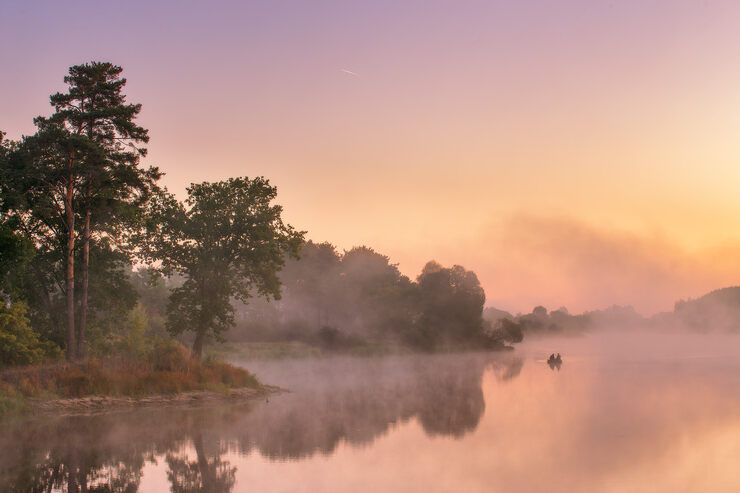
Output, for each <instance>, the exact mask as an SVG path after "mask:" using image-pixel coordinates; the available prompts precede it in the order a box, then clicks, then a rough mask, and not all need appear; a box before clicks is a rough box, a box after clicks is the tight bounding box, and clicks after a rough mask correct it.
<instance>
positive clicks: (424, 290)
mask: <svg viewBox="0 0 740 493" xmlns="http://www.w3.org/2000/svg"><path fill="white" fill-rule="evenodd" d="M64 82H65V84H66V86H67V87H66V92H58V93H55V94H53V95H51V96H50V104H51V106H52V109H53V112H52V114H51V115H50V116H39V117H36V118H35V119H34V120H33V121H34V124H35V126H36V131H35V133H34V134H33V135H29V136H23V137H22V138H20V139H19V140H8V139H5V138H4V135H5V134H0V214H1V215H0V293H1V294H2V296H3V298H4V303H3V306H2V307H0V365H12V364H27V363H33V362H37V361H40V360H43V359H45V358H48V359H54V358H59V357H61V355H62V354H63V355H65V356H66V359H67V360H68V361H76V360H81V359H83V358H85V357H86V356H88V355H89V353H90V352H92V355H93V356H95V355H112V354H124V355H125V354H128V355H133V356H136V355H139V356H140V355H142V354H145V353H147V351H149V350H150V348H152V347H154V346H155V344H154V342H156V341H158V340H162V339H171V338H177V339H179V340H180V341H182V342H186V343H188V344H191V345H192V352H193V354H194V356H196V357H198V358H200V357H201V355H202V353H203V348H204V346H205V345H206V343H207V342H208V341H212V340H219V339H221V338H222V335H223V334H224V333H226V332H227V331H228V330H229V329H230V328H231V327H232V326H234V324H235V321H236V320H235V310H234V304H235V303H239V304H240V307H243V306H244V304H245V303H247V302H250V303H253V302H254V300H256V299H262V300H273V301H274V300H277V299H280V298H281V294H282V293H285V294H286V295H287V296H286V299H285V300H284V301H283V302H281V304H280V305H279V307H278V309H279V310H284V314H285V316H284V317H276V318H273V319H272V321H274V322H275V323H276V326H275V330H277V331H280V330H283V329H284V328H285V327H292V328H294V329H298V328H300V327H299V324H298V322H296V321H297V320H303V321H305V322H306V323H305V324H303V329H304V330H307V331H312V330H317V331H318V334H319V337H320V338H321V340H322V341H324V342H327V343H329V344H330V345H332V344H333V345H340V346H341V345H342V344H344V343H346V342H347V341H349V340H350V339H351V338H352V337H358V336H359V335H360V334H361V331H364V332H362V335H363V336H370V335H371V336H372V337H373V338H381V339H383V340H394V341H398V342H404V343H407V344H408V345H411V346H414V347H417V348H423V349H435V348H437V347H439V346H440V345H441V344H462V345H465V346H477V347H498V346H501V345H502V344H503V340H505V339H507V340H517V339H518V338H520V337H519V335H518V334H517V333H516V330H503V329H502V330H494V329H493V328H492V327H490V326H487V325H486V324H485V323H484V321H483V318H482V310H483V304H484V302H485V295H484V293H483V289H482V288H481V286H480V284H479V283H478V280H477V278H476V276H475V274H473V273H472V272H469V271H466V270H465V269H463V268H462V267H459V266H455V267H452V268H443V267H442V266H440V265H438V264H435V263H430V264H428V265H427V266H426V267H425V269H424V271H423V272H422V273H421V275H420V276H419V278H418V279H417V281H416V282H412V281H410V280H409V279H407V278H406V277H404V276H402V275H400V273H399V272H398V269H397V268H396V267H395V266H394V265H392V264H390V263H389V261H388V259H387V258H386V257H383V256H382V255H378V254H376V253H375V252H373V251H372V250H370V249H367V248H359V249H354V250H351V251H350V252H346V253H344V254H343V255H341V256H340V255H338V254H337V253H336V252H335V251H334V249H333V248H332V247H331V246H329V245H326V244H321V245H315V244H313V243H307V244H306V243H304V232H301V231H297V230H296V229H295V228H293V227H292V226H290V225H289V224H286V223H285V222H284V221H283V219H282V208H281V207H280V206H279V205H277V204H275V199H276V195H277V190H276V188H275V187H273V186H271V185H270V183H269V181H268V180H267V179H265V178H262V177H257V178H253V179H249V178H242V177H240V178H230V179H227V180H224V181H220V182H214V183H208V182H206V183H199V184H192V185H191V186H190V187H188V188H187V197H186V199H185V200H184V202H182V201H179V200H178V199H177V198H175V197H174V196H173V195H172V194H170V193H169V192H168V191H167V190H166V189H165V188H163V187H161V186H160V185H159V180H160V178H161V177H162V173H161V172H160V171H159V170H158V168H156V167H152V166H149V167H146V166H143V165H142V159H143V158H144V157H145V156H146V154H147V149H146V145H147V143H148V142H149V133H148V130H147V129H145V128H143V127H141V126H140V125H138V124H137V123H136V120H137V117H138V116H139V113H140V112H141V105H140V104H132V103H129V102H127V100H126V96H125V94H124V92H123V89H124V88H125V85H126V79H125V78H123V77H122V69H121V67H119V66H116V65H113V64H111V63H107V62H92V63H86V64H83V65H76V66H73V67H70V69H69V73H68V74H67V75H66V76H65V77H64ZM299 254H300V255H301V256H302V257H301V260H298V258H299ZM286 262H287V265H286ZM133 266H136V268H134V267H133ZM142 266H147V267H146V268H144V269H142ZM283 267H285V270H284V272H283V273H282V275H281V270H282V269H283ZM282 282H284V283H285V284H286V286H285V289H281V283H282ZM247 306H249V305H247ZM259 306H261V307H262V308H263V309H262V310H261V312H260V309H257V308H255V310H253V311H254V313H253V315H254V316H255V317H262V318H260V320H263V319H265V317H266V316H265V312H267V311H268V310H267V309H264V306H263V305H259ZM247 310H249V309H247ZM258 312H259V313H258ZM244 313H245V310H243V309H242V308H240V310H239V312H238V315H239V317H240V319H242V318H243V316H244ZM309 322H310V323H309ZM255 326H256V325H255ZM499 329H501V328H500V327H499Z"/></svg>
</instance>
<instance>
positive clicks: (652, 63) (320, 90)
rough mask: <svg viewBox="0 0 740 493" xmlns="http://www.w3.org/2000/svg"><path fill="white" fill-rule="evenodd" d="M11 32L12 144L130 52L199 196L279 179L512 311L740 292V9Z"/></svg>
mask: <svg viewBox="0 0 740 493" xmlns="http://www.w3.org/2000/svg"><path fill="white" fill-rule="evenodd" d="M0 46H2V49H0V129H2V130H4V131H6V132H7V133H8V137H10V138H18V137H20V136H21V135H23V134H30V133H32V132H33V124H32V119H33V117H34V116H37V115H40V114H43V115H47V114H49V113H50V112H51V108H50V107H49V105H48V96H49V94H51V93H53V92H56V91H59V90H63V89H64V84H63V81H62V78H63V76H64V74H65V73H66V71H67V69H68V67H69V66H71V65H74V64H78V63H84V62H87V61H92V60H97V61H111V62H113V63H115V64H118V65H121V66H122V67H123V68H124V75H125V77H126V78H127V79H128V84H127V86H126V93H127V95H128V101H130V102H136V103H141V104H142V105H143V110H142V112H141V115H140V118H139V123H140V124H141V125H143V126H144V127H146V128H148V129H149V131H150V136H151V142H150V145H149V155H148V157H147V159H146V163H147V164H152V165H156V166H159V167H160V168H161V169H162V170H163V171H164V172H165V173H166V176H165V177H164V178H163V180H162V182H163V184H164V185H166V186H167V187H168V188H169V189H170V190H171V191H173V192H175V193H176V194H178V196H179V197H181V198H183V197H184V194H185V188H186V187H187V185H188V184H190V183H191V182H200V181H204V180H207V181H215V180H221V179H225V178H228V177H230V176H250V177H253V176H259V175H261V176H266V177H268V178H269V179H270V180H271V182H272V183H273V184H274V185H276V186H277V187H278V202H279V203H281V204H282V205H283V206H284V208H285V213H284V214H285V217H286V218H287V219H288V221H289V222H290V223H291V224H293V225H294V226H296V227H297V228H298V229H300V230H305V231H307V232H308V233H307V237H308V238H310V239H313V240H315V241H330V242H331V243H333V244H334V245H336V246H337V247H338V249H339V250H340V251H341V250H343V249H349V248H351V247H353V246H357V245H368V246H371V247H373V248H374V249H376V250H377V251H380V252H382V253H384V254H386V255H388V256H389V257H390V258H391V260H392V261H393V262H396V263H398V265H399V268H400V269H401V271H402V272H403V273H405V274H407V275H408V276H409V277H411V278H415V277H416V276H417V275H418V273H419V272H420V270H421V268H422V266H423V265H424V264H425V263H426V262H427V261H428V260H431V259H436V260H437V261H439V262H441V263H442V264H445V265H453V264H460V265H463V266H464V267H466V268H467V269H471V270H473V271H475V272H476V273H477V274H478V277H479V278H480V280H481V283H482V285H483V287H484V288H485V290H486V295H487V304H488V305H491V306H496V307H499V308H503V309H507V310H510V311H513V312H529V311H531V309H532V307H534V306H535V305H537V304H542V305H544V306H546V307H547V308H549V309H556V308H558V307H560V306H566V307H567V308H568V309H569V310H570V311H571V312H580V311H583V310H591V309H597V308H603V307H605V306H610V305H613V304H618V305H632V306H634V307H635V308H636V309H637V310H638V311H640V312H642V313H644V314H651V313H654V312H657V311H664V310H671V309H672V308H673V303H674V302H675V301H676V300H678V299H686V298H689V297H697V296H700V295H702V294H704V293H705V292H707V291H709V290H712V289H715V288H719V287H724V286H729V285H736V284H740V194H739V193H737V191H738V189H739V187H740V2H736V1H714V0H703V1H683V0H638V1H632V0H623V1H618V0H613V1H605V0H604V1H602V0H571V1H547V0H518V1H507V2H503V1H435V0H425V1H398V0H395V1H384V0H373V1H365V2H356V1H350V0H338V1H315V2H313V1H312V2H305V1H294V2H290V1H280V0H276V1H269V2H267V1H266V2H237V1H234V2H226V1H209V2H202V1H201V2H191V1H161V2H154V1H149V2H137V1H126V2H122V1H107V2H101V1H71V0H70V1H65V2H57V1H46V2H45V1H33V2H28V1H23V0H3V2H2V3H0Z"/></svg>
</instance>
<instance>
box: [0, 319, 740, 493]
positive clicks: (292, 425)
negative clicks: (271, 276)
mask: <svg viewBox="0 0 740 493" xmlns="http://www.w3.org/2000/svg"><path fill="white" fill-rule="evenodd" d="M738 343H740V338H738V337H730V336H720V335H687V334H684V335H676V334H673V335H668V334H654V335H651V336H645V335H643V334H640V333H635V332H629V333H616V332H615V333H608V334H600V335H597V336H587V337H581V338H569V339H542V340H535V341H531V342H527V343H526V344H524V345H521V346H519V347H518V348H517V349H516V350H515V351H510V352H506V353H488V354H485V353H467V354H443V355H419V356H387V357H379V358H369V357H365V358H352V357H332V358H323V359H299V360H265V361H252V362H249V363H246V364H245V366H246V367H248V368H249V369H250V370H251V371H253V372H255V373H256V374H257V376H258V377H259V378H260V379H261V380H262V381H264V382H266V383H271V384H276V385H280V386H282V387H284V388H286V389H289V390H290V391H289V392H286V393H283V394H280V395H273V396H271V397H270V398H269V399H265V400H260V401H257V402H248V403H242V404H234V403H229V404H223V403H222V404H218V405H208V406H204V407H190V408H183V407H169V408H163V409H138V410H120V411H115V412H106V413H102V414H96V415H75V416H40V417H34V418H32V419H26V420H22V421H11V422H8V423H4V424H2V425H0V491H3V492H16V491H17V492H31V491H60V492H73V491H100V492H102V491H112V492H135V491H140V492H166V491H173V492H196V491H197V492H209V493H221V492H246V491H260V492H345V491H349V492H355V493H357V492H376V491H377V492H380V491H382V492H406V491H424V492H456V491H460V492H479V491H481V492H482V491H486V492H488V491H502V492H503V491H505V492H535V491H549V492H656V491H661V492H662V491H665V492H694V491H712V492H723V491H728V492H729V491H733V492H734V491H740V469H738V466H737V464H738V463H739V461H740V393H739V392H738V389H740V344H738ZM552 352H560V353H561V354H562V356H563V364H562V365H561V367H560V368H559V369H558V368H557V367H553V368H550V366H548V365H547V363H546V360H547V357H548V355H549V354H550V353H552Z"/></svg>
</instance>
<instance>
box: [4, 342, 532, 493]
mask: <svg viewBox="0 0 740 493" xmlns="http://www.w3.org/2000/svg"><path fill="white" fill-rule="evenodd" d="M522 363H523V362H522V360H521V359H519V358H516V357H507V358H502V357H500V356H496V355H494V356H492V355H482V354H470V355H464V356H455V355H443V356H419V357H416V356H413V357H408V356H407V357H392V358H380V359H371V358H357V359H353V358H332V359H326V360H300V361H290V362H272V363H266V364H263V366H266V368H263V371H261V372H259V373H260V375H261V378H262V379H263V380H265V381H270V382H277V383H281V384H283V385H285V386H286V387H289V388H290V389H295V390H294V391H292V392H289V393H286V394H281V395H278V396H273V397H271V398H270V399H269V400H266V401H265V402H259V403H246V404H241V405H219V406H212V407H205V408H199V409H192V408H191V409H183V408H178V407H172V408H168V409H166V410H154V409H148V410H138V411H127V412H117V413H110V412H109V413H105V414H99V415H95V416H68V417H44V418H39V419H35V420H33V421H31V422H25V423H21V424H16V425H14V426H13V425H6V426H5V428H4V429H3V430H2V431H3V434H2V438H1V439H0V447H1V448H0V450H3V451H5V452H3V453H2V456H1V459H2V460H1V461H0V491H34V492H36V491H57V490H60V491H69V492H73V491H122V492H129V491H138V488H139V487H140V486H142V484H141V481H142V471H143V468H144V464H145V462H147V461H156V462H158V463H160V462H162V465H163V466H166V468H167V479H168V481H169V486H170V488H171V490H172V491H175V492H195V491H204V492H205V491H207V492H227V491H232V490H233V488H234V484H235V473H236V469H237V468H236V466H235V465H233V464H232V463H231V462H230V461H229V460H225V459H224V458H223V457H222V456H223V455H224V453H226V452H227V451H229V450H233V451H236V452H238V453H239V454H241V455H247V454H249V453H250V452H251V451H252V450H253V449H255V450H258V451H259V453H260V454H261V455H262V456H264V457H269V458H271V459H276V460H287V459H292V460H299V459H302V458H307V457H311V456H312V455H314V454H316V453H321V454H325V455H327V454H331V453H332V451H334V450H335V448H336V447H337V445H338V444H339V443H340V442H342V441H344V442H346V443H349V444H354V445H370V444H372V442H373V441H374V440H375V439H376V438H377V437H378V436H380V435H383V434H384V433H386V432H387V431H388V429H389V427H391V426H393V425H394V424H396V423H403V422H406V421H408V420H410V419H412V418H415V419H417V420H418V422H419V423H421V425H422V427H423V429H424V430H425V431H426V433H427V434H428V435H429V436H435V435H446V436H454V437H462V436H463V435H465V434H466V433H468V432H471V431H473V430H474V429H475V428H476V426H477V425H478V422H479V421H480V419H481V416H482V415H483V412H484V409H485V402H484V398H483V392H482V389H481V380H482V378H483V373H484V371H486V369H490V370H491V371H493V372H495V373H497V374H500V375H501V379H511V378H514V377H515V376H516V375H517V374H518V373H519V371H520V370H521V368H522ZM263 374H264V375H265V376H262V375H263ZM270 377H273V378H272V379H270ZM8 451H12V452H10V453H8ZM193 452H194V453H193ZM162 459H164V460H162Z"/></svg>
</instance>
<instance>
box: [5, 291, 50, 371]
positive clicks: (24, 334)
mask: <svg viewBox="0 0 740 493" xmlns="http://www.w3.org/2000/svg"><path fill="white" fill-rule="evenodd" d="M26 310H27V307H26V305H25V303H13V304H12V305H11V306H10V307H7V306H0V368H2V367H5V366H15V365H28V364H34V363H38V362H40V361H42V360H43V359H44V358H45V357H47V356H55V355H58V354H59V352H60V351H59V348H57V347H56V346H55V345H54V344H53V343H51V342H48V341H41V340H40V339H39V335H38V334H37V333H36V332H35V331H34V330H33V329H32V328H31V326H30V325H29V320H28V318H27V317H26Z"/></svg>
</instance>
